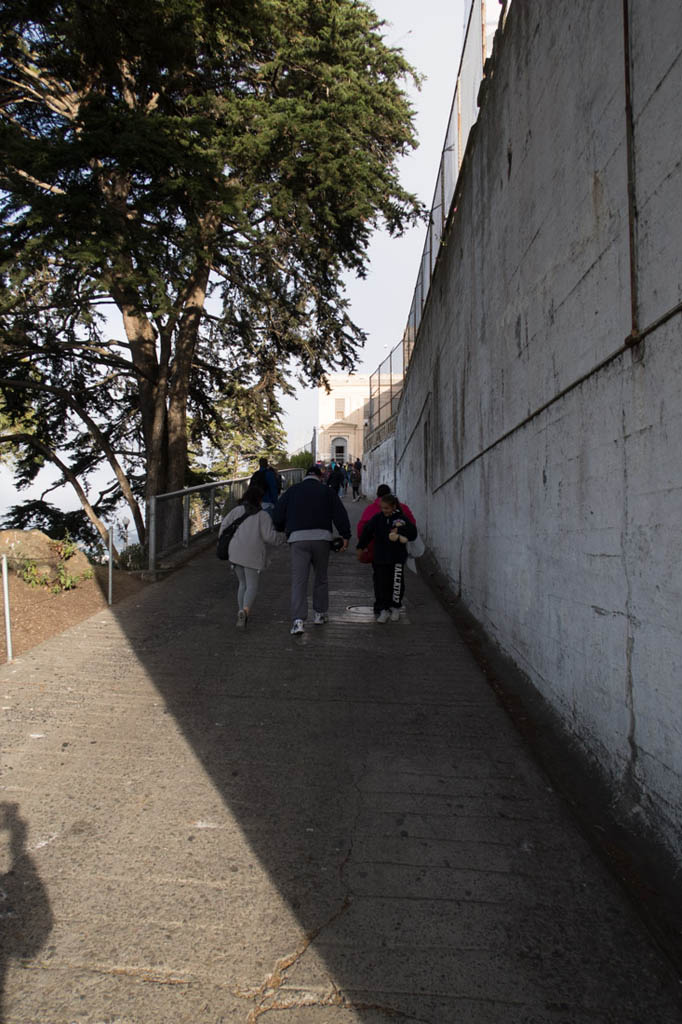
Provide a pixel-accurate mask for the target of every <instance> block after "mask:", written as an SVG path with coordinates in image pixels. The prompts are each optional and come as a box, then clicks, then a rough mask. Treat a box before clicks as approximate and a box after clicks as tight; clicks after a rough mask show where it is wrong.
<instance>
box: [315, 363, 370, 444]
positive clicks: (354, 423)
mask: <svg viewBox="0 0 682 1024" xmlns="http://www.w3.org/2000/svg"><path fill="white" fill-rule="evenodd" d="M329 385H330V388H331V390H330V391H329V392H327V391H326V390H325V389H324V388H323V387H322V388H318V390H317V395H318V405H317V421H318V431H317V458H318V459H321V460H322V461H323V462H331V460H332V459H335V460H336V461H337V462H351V461H355V459H357V458H360V459H361V458H362V452H363V446H364V434H365V427H366V425H367V417H368V407H369V377H364V376H360V375H359V374H355V373H352V374H348V373H335V374H331V375H330V376H329Z"/></svg>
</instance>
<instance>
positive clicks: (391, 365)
mask: <svg viewBox="0 0 682 1024" xmlns="http://www.w3.org/2000/svg"><path fill="white" fill-rule="evenodd" d="M508 7H509V3H508V2H505V0H472V3H471V7H470V10H469V20H468V23H467V28H466V33H465V36H464V45H463V48H462V57H461V60H460V65H459V73H458V75H457V84H456V86H455V94H454V97H453V100H452V107H451V108H450V117H449V118H448V126H447V130H446V133H445V142H444V145H443V150H442V153H441V158H440V163H439V166H438V175H437V178H436V188H435V191H434V194H433V202H432V203H431V216H430V218H429V224H428V227H427V229H426V239H425V241H424V248H423V250H422V256H421V260H420V264H419V272H418V274H417V281H416V284H415V288H414V294H413V297H412V304H411V306H410V312H409V316H408V318H407V325H406V327H405V331H404V332H403V337H402V341H400V342H399V343H398V345H396V347H395V348H394V349H393V351H392V352H391V353H390V354H389V355H388V356H387V357H386V359H384V361H383V362H382V363H381V365H380V366H379V367H378V368H377V370H376V371H375V372H374V373H373V374H372V375H371V377H370V398H369V406H370V412H369V430H370V432H371V431H372V430H376V429H377V427H380V426H381V424H382V423H385V422H386V420H387V419H389V418H390V417H391V416H392V415H393V414H394V413H395V412H396V411H397V408H398V404H399V402H400V396H401V394H402V388H403V379H404V375H405V372H406V371H407V367H408V365H409V363H410V359H411V357H412V352H413V350H414V345H415V342H416V339H417V332H418V331H419V325H420V324H421V318H422V313H423V310H424V306H425V305H426V300H427V298H428V294H429V289H430V287H431V278H432V276H433V272H434V269H435V266H436V260H437V258H438V253H439V250H440V246H441V242H442V239H443V235H444V233H445V227H446V224H447V221H448V217H449V216H450V210H451V207H452V203H453V200H454V198H455V192H456V189H457V179H458V177H459V171H460V168H461V166H462V160H463V159H464V153H465V151H466V147H467V142H468V139H469V134H470V132H471V129H472V128H473V126H474V125H475V123H476V121H477V119H478V95H479V91H480V88H481V83H482V81H483V77H484V65H485V62H486V60H487V58H488V57H489V56H490V54H491V53H492V48H493V39H494V36H495V32H496V30H497V27H498V25H499V24H501V23H502V21H503V19H504V17H505V16H506V12H507V9H508Z"/></svg>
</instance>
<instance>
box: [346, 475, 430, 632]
mask: <svg viewBox="0 0 682 1024" xmlns="http://www.w3.org/2000/svg"><path fill="white" fill-rule="evenodd" d="M380 509H381V511H380V512H379V513H378V514H377V515H375V516H373V517H372V518H371V519H370V520H369V522H367V523H366V524H365V526H364V527H363V530H362V533H361V534H360V540H359V541H358V558H360V557H361V552H362V551H363V550H364V549H365V548H366V547H368V545H369V544H370V542H371V541H374V558H373V561H372V572H373V575H374V613H375V615H376V616H377V622H388V620H389V619H391V620H392V621H393V622H397V621H398V619H399V618H400V609H401V607H402V603H403V595H404V593H405V562H406V561H407V542H408V541H410V540H414V539H415V537H416V536H417V527H416V526H415V525H414V523H412V522H410V520H409V519H408V518H407V516H406V515H405V514H404V512H403V511H402V509H401V508H400V505H399V504H398V499H397V498H396V497H395V495H393V494H384V495H382V497H381V501H380Z"/></svg>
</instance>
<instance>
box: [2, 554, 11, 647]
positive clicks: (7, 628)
mask: <svg viewBox="0 0 682 1024" xmlns="http://www.w3.org/2000/svg"><path fill="white" fill-rule="evenodd" d="M2 596H3V598H4V604H5V637H6V640H7V662H8V663H9V662H10V661H12V624H11V622H10V617H9V579H8V576H7V555H3V556H2Z"/></svg>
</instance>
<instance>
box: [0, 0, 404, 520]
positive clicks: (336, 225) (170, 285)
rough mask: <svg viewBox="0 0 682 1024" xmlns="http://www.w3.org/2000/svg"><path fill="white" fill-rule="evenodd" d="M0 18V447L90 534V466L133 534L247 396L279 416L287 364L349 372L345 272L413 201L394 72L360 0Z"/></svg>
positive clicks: (33, 9) (189, 3)
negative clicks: (54, 473) (379, 229)
mask: <svg viewBox="0 0 682 1024" xmlns="http://www.w3.org/2000/svg"><path fill="white" fill-rule="evenodd" d="M0 12H1V13H0V19H1V26H2V31H3V47H2V53H1V55H0V151H1V152H2V154H3V156H2V157H1V158H0V160H1V161H2V162H1V163H0V189H1V190H2V191H1V192H0V210H1V218H0V223H1V228H0V232H1V234H0V239H1V242H0V275H1V277H0V331H1V332H2V333H1V334H0V390H1V394H2V403H3V404H2V406H1V408H0V411H2V413H3V415H4V417H5V418H9V421H10V423H13V424H14V423H17V422H20V421H26V417H27V414H28V411H29V410H30V411H31V428H30V429H29V430H26V431H23V430H18V429H13V430H12V431H9V432H5V433H4V434H3V435H2V436H1V437H0V440H2V441H4V442H7V443H9V444H12V445H14V446H19V449H20V453H19V459H18V463H17V464H18V467H19V475H18V479H19V481H20V482H21V481H27V480H28V479H31V477H32V476H35V473H36V472H37V470H38V467H39V466H40V465H41V464H42V463H43V462H45V461H52V462H53V463H54V464H55V465H57V466H58V467H59V469H60V471H61V473H62V475H63V477H64V478H65V479H67V480H69V481H70V482H71V483H73V484H74V486H76V487H77V488H79V487H80V488H81V495H80V496H81V501H82V502H83V503H84V507H85V508H86V511H88V514H89V515H90V516H91V519H92V520H93V522H95V523H96V524H97V522H98V510H99V509H100V508H101V507H102V502H100V504H99V506H97V505H96V504H95V505H93V504H92V502H89V501H88V498H87V495H86V486H85V485H86V482H87V479H88V476H89V475H90V474H91V473H92V472H93V471H94V469H95V467H96V466H98V465H100V464H101V463H102V462H103V461H106V462H108V464H109V466H110V468H111V471H112V488H113V489H112V491H111V495H110V496H113V495H114V493H115V494H116V495H117V496H118V495H119V493H120V494H122V495H123V497H124V499H125V500H126V501H127V502H128V504H129V506H130V508H131V511H132V514H133V517H134V519H135V523H136V527H137V530H138V533H139V535H140V537H141V538H143V537H144V522H143V517H142V514H141V512H140V507H139V502H140V499H141V498H143V497H144V498H147V499H148V498H149V497H150V496H152V495H155V494H159V493H163V492H164V491H169V490H176V489H180V488H182V487H183V486H184V485H185V482H186V479H187V472H188V444H189V443H198V444H202V443H203V442H204V440H208V443H211V441H210V439H211V438H212V437H216V436H218V435H219V434H220V433H221V431H223V432H224V431H225V430H226V429H228V430H236V431H243V430H244V427H245V425H246V424H248V416H247V417H246V420H244V418H243V417H242V413H241V411H240V410H244V409H248V406H249V400H248V396H249V395H250V394H252V393H254V392H256V393H258V394H259V395H260V396H261V397H265V398H266V399H267V401H268V402H269V403H270V406H271V407H272V409H273V410H275V412H274V413H273V414H274V415H276V409H277V406H276V394H277V391H278V389H280V390H284V391H285V392H286V391H287V389H290V387H291V382H290V377H289V373H290V369H289V368H290V367H291V366H292V365H293V366H294V367H296V368H297V369H296V370H295V372H296V373H298V374H299V375H300V377H301V379H304V380H305V381H307V382H309V383H311V384H318V383H319V382H320V380H322V379H323V378H324V375H325V373H326V372H328V371H331V370H337V369H341V370H349V369H351V368H352V367H353V365H354V357H355V354H356V351H357V348H358V346H359V345H360V344H361V343H362V341H363V333H362V331H361V330H360V329H359V328H358V327H357V326H356V325H355V324H353V323H352V322H351V320H350V318H349V316H348V310H347V301H346V298H345V294H344V285H343V276H344V274H346V273H347V272H348V271H353V272H355V273H356V274H358V275H363V274H364V272H365V260H366V255H367V247H368V243H369V239H370V236H371V233H372V231H373V230H374V228H375V227H376V226H377V224H378V223H380V222H383V223H385V224H386V225H387V226H388V228H389V230H391V231H392V232H396V233H398V232H400V231H402V230H403V229H404V228H405V226H406V225H407V224H409V223H411V222H413V221H414V220H415V219H416V218H417V217H418V216H420V215H421V213H422V211H421V208H420V206H419V204H418V203H417V201H416V200H415V198H414V197H413V196H411V195H410V194H408V193H407V192H405V191H404V190H403V188H402V187H401V186H400V183H399V181H398V177H397V170H396V160H397V158H398V156H400V155H401V154H403V153H405V152H406V151H407V150H408V149H409V148H410V147H411V146H413V145H414V138H413V135H412V128H411V117H412V113H411V110H410V107H409V104H408V102H407V100H406V98H405V95H404V93H403V91H402V83H403V80H404V78H405V76H406V75H409V74H410V73H411V69H410V68H409V66H408V65H407V64H406V62H405V60H404V58H403V57H402V55H401V53H400V52H399V51H396V50H394V49H391V48H389V47H387V46H386V45H385V44H384V43H383V41H382V37H381V23H380V22H379V21H378V20H377V17H376V15H375V14H374V12H373V11H372V10H371V8H370V7H369V6H368V5H367V4H366V3H364V2H363V0H231V2H230V3H229V4H224V3H220V2H215V0H212V2H209V0H163V2H161V0H148V2H147V3H145V4H144V5H140V4H139V3H135V4H133V3H131V2H130V0H116V3H113V2H111V0H98V2H97V3H93V4H84V3H82V2H80V0H63V2H61V3H59V4H52V3H48V2H45V0H9V2H4V3H2V5H1V6H0ZM107 306H108V307H109V308H110V309H111V310H112V311H113V312H115V313H116V314H117V316H118V317H119V318H120V320H121V322H122V332H121V336H120V337H115V338H112V337H109V336H108V333H111V329H110V328H109V327H108V326H107V322H106V321H105V320H104V319H103V310H106V309H107ZM190 423H191V430H190V429H189V426H190ZM192 438H193V441H192ZM106 497H107V496H106V495H105V499H106ZM105 499H103V500H105ZM112 500H113V497H112ZM100 526H101V524H100Z"/></svg>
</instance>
